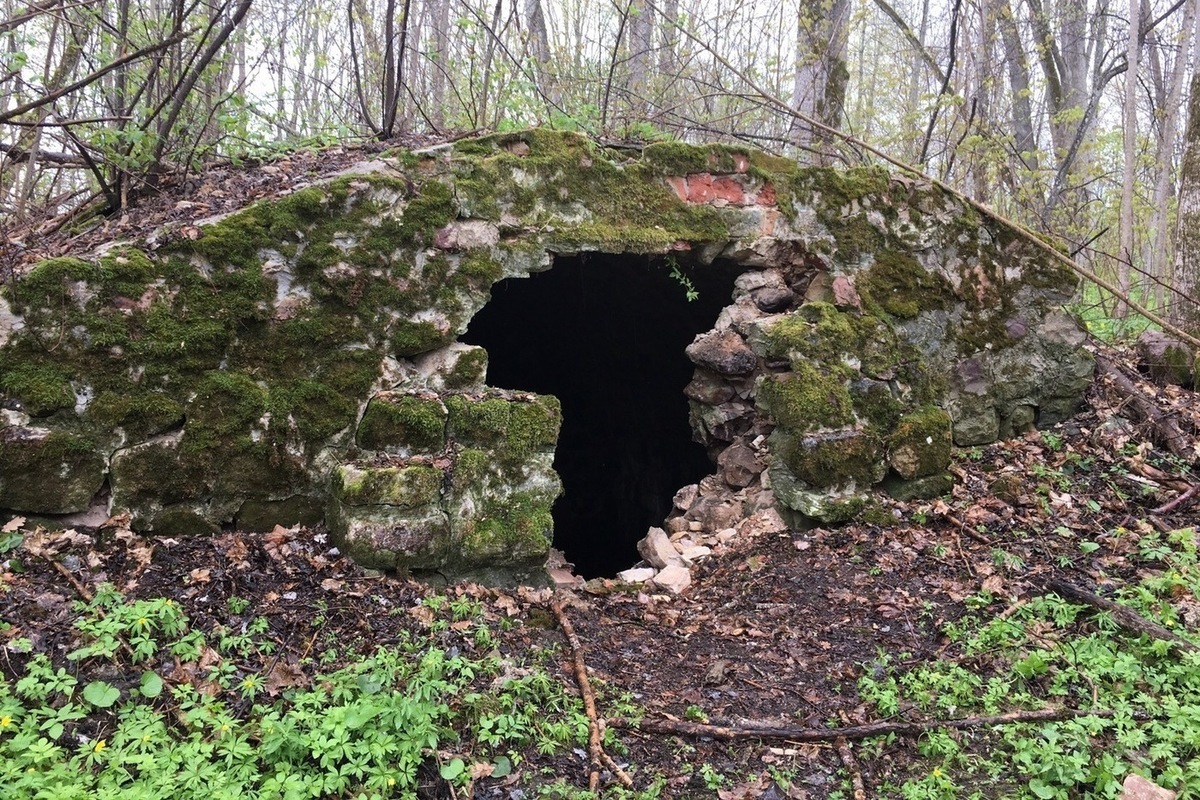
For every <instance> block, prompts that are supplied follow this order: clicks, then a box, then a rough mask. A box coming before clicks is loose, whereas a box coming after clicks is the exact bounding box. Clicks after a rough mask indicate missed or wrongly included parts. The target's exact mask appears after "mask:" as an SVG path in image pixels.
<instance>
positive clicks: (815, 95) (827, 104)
mask: <svg viewBox="0 0 1200 800" xmlns="http://www.w3.org/2000/svg"><path fill="white" fill-rule="evenodd" d="M849 22H850V2H849V0H832V4H831V5H830V6H829V9H828V13H824V9H823V8H822V7H821V6H818V5H808V4H802V6H801V9H800V13H799V14H798V15H797V17H796V68H795V73H794V80H793V83H792V107H793V108H795V109H796V110H797V111H799V112H800V113H802V114H804V115H806V116H809V117H812V118H814V119H816V120H818V121H819V122H822V123H824V124H825V125H828V126H829V127H831V128H838V127H841V124H842V117H843V112H844V108H845V102H846V84H847V81H848V78H849V72H848V70H847V69H846V43H847V33H848V28H849ZM791 138H792V141H793V142H794V143H795V144H796V145H797V146H798V147H800V148H802V149H806V150H812V151H815V152H816V156H817V160H818V161H820V162H825V161H827V160H828V155H829V154H828V152H827V146H828V144H829V141H828V137H827V136H825V135H824V134H821V133H819V132H817V131H814V130H811V129H810V128H809V126H807V125H804V124H803V123H802V122H800V121H799V120H796V121H795V122H794V123H793V125H792V130H791Z"/></svg>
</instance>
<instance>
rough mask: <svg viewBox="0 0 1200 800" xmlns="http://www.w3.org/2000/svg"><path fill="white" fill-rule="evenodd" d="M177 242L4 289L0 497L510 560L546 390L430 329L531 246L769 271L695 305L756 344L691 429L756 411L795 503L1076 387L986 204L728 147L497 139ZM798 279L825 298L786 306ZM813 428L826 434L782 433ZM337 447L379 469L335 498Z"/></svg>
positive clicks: (869, 174)
mask: <svg viewBox="0 0 1200 800" xmlns="http://www.w3.org/2000/svg"><path fill="white" fill-rule="evenodd" d="M182 232H186V235H184V234H183V233H182ZM182 232H181V234H180V235H174V236H171V235H164V236H162V237H160V239H161V240H162V241H164V242H165V244H164V245H163V246H161V247H159V248H158V249H157V250H154V251H153V252H150V251H146V250H144V249H141V248H139V247H135V246H131V245H127V244H116V245H114V246H111V247H109V248H108V249H107V250H106V251H105V252H104V253H101V254H94V255H91V256H87V257H67V258H55V259H49V260H46V261H44V262H42V263H40V264H39V265H37V266H36V267H35V268H34V269H33V270H32V271H30V272H28V273H27V274H24V275H22V276H20V277H19V279H18V280H16V281H13V282H9V283H6V284H5V285H4V286H3V287H0V413H2V416H0V456H2V458H0V510H11V511H19V512H26V511H27V512H31V513H33V512H36V513H46V514H54V513H71V512H74V511H78V510H80V509H82V508H84V507H86V506H87V505H88V504H89V503H91V502H92V501H93V500H95V499H97V498H103V497H107V498H108V502H109V510H110V511H113V512H118V511H125V512H128V513H130V515H131V516H132V518H133V524H134V526H135V527H137V528H139V529H142V530H149V531H155V532H162V533H182V532H202V531H209V530H216V529H218V528H219V527H220V526H222V525H225V524H229V523H230V522H234V521H236V522H237V523H238V524H244V525H252V526H253V527H254V528H255V529H259V530H263V529H270V527H271V526H272V525H273V524H276V523H278V524H295V523H296V522H299V521H311V520H313V519H314V516H315V515H317V514H319V513H323V514H324V516H326V517H327V519H328V520H329V522H330V524H331V527H333V528H334V529H335V531H336V532H337V535H338V536H339V537H340V539H341V541H342V542H343V543H344V544H345V546H346V548H347V551H348V552H352V553H353V554H354V555H355V556H356V557H358V558H361V559H362V560H364V562H368V563H373V564H376V565H379V566H385V567H388V568H397V569H412V570H438V571H442V572H445V573H446V574H462V575H465V574H475V573H479V572H480V571H482V572H484V573H487V574H489V575H491V574H494V573H493V572H490V571H489V570H492V569H493V567H494V566H495V565H496V564H497V563H499V564H502V565H504V564H507V565H508V566H510V567H511V568H512V571H513V574H517V573H521V574H527V573H528V570H529V569H530V565H531V564H532V563H533V562H534V561H536V559H537V558H538V557H539V554H542V553H544V552H545V548H546V547H547V546H548V541H549V540H548V536H549V530H550V522H549V520H550V516H549V509H550V505H551V503H552V502H553V499H554V497H556V496H557V495H558V493H559V492H560V490H561V489H560V487H559V485H558V481H557V477H556V476H555V475H554V474H553V471H552V470H551V469H550V466H549V465H550V460H551V458H552V453H553V448H554V445H555V442H556V440H557V436H558V430H559V425H560V423H561V409H560V408H559V406H558V404H557V401H555V400H554V398H549V397H537V396H534V395H523V394H520V393H505V392H498V391H495V390H491V389H488V387H486V386H485V379H486V369H487V354H486V353H485V352H483V351H482V350H481V349H479V348H472V347H469V346H466V345H463V344H460V343H458V342H457V341H456V338H457V337H458V336H459V335H461V334H462V333H463V332H464V331H465V329H466V326H467V323H468V322H469V321H470V319H471V317H472V315H473V314H474V313H475V312H476V311H478V309H479V308H481V307H482V306H483V305H484V304H485V303H486V302H487V300H488V299H489V295H490V291H491V288H492V286H493V284H495V283H496V282H497V281H500V280H502V279H505V278H510V277H518V276H527V275H529V274H530V273H532V272H537V271H539V270H543V269H547V268H549V267H550V266H551V263H552V254H557V253H578V252H582V251H588V250H599V251H605V252H609V253H617V254H646V255H650V254H653V255H658V256H666V255H668V254H672V255H674V254H684V255H679V256H678V257H679V258H686V259H687V260H688V261H689V266H692V265H694V267H695V268H697V269H702V268H704V267H705V265H708V264H710V263H712V262H713V261H714V260H715V259H718V258H721V259H728V260H733V261H736V262H738V263H740V264H742V265H743V266H744V267H745V269H746V270H756V269H761V268H771V269H777V270H779V271H781V273H782V272H787V273H788V274H787V275H786V276H784V275H782V274H780V275H776V276H775V278H776V279H775V281H774V282H773V283H772V284H771V285H770V286H769V287H767V286H766V284H761V283H760V284H759V287H760V288H763V287H766V288H769V289H770V290H771V291H770V292H769V293H770V294H772V296H773V297H774V299H773V300H770V301H769V302H768V301H767V300H763V299H762V297H761V296H760V298H759V299H760V300H761V301H762V302H763V303H764V307H769V308H770V309H771V311H772V314H774V312H778V311H780V310H781V309H782V310H785V311H786V313H783V314H778V315H773V316H769V317H768V318H767V319H758V318H755V319H749V318H746V317H743V316H738V314H732V313H731V315H730V317H729V319H728V320H725V321H724V322H722V327H721V331H722V332H723V333H722V335H725V333H724V332H725V331H727V330H731V331H733V332H734V333H733V334H731V335H736V336H742V337H744V338H745V340H746V342H747V343H748V345H749V347H750V348H751V349H752V350H753V353H754V356H753V358H751V359H749V361H757V362H758V363H757V365H756V366H755V367H754V369H755V372H754V374H753V375H751V376H748V377H747V376H746V375H744V374H743V373H739V374H738V376H736V378H735V377H733V376H727V377H729V378H730V381H732V383H731V384H730V386H728V387H724V388H727V389H728V392H725V393H724V394H725V395H726V400H728V398H730V397H734V396H735V395H736V397H737V399H736V401H729V402H727V403H726V405H725V406H723V407H721V408H719V409H717V408H715V407H713V406H710V407H709V409H710V411H711V413H708V412H700V413H694V418H695V419H696V420H697V421H698V422H697V426H698V428H702V429H703V430H700V431H698V435H700V436H701V437H702V438H706V439H709V440H712V441H709V443H710V444H713V443H714V442H716V441H718V440H719V441H722V442H724V443H725V444H728V442H729V441H730V437H736V436H740V435H742V434H743V433H744V432H745V431H749V430H759V429H762V430H763V431H769V430H770V429H771V426H772V425H773V426H775V428H776V431H777V433H778V434H779V435H778V437H776V439H775V440H774V441H776V442H777V446H778V449H779V451H780V452H779V453H776V454H773V456H772V458H773V461H772V464H773V466H772V474H773V475H774V473H775V472H778V475H779V480H778V481H776V485H777V486H779V487H785V488H781V489H779V490H778V491H777V494H779V496H780V498H781V500H782V502H784V503H785V504H787V505H789V506H790V507H791V508H793V509H796V510H797V511H800V512H802V513H808V512H807V511H804V509H809V510H812V509H814V508H815V509H816V512H815V515H816V516H817V518H820V519H834V518H841V517H843V516H844V515H845V514H846V513H849V512H850V511H851V510H852V508H853V507H854V506H855V504H856V503H857V502H858V499H856V498H857V494H855V492H857V491H858V489H857V488H856V489H855V491H854V492H851V491H849V490H848V489H847V487H849V486H852V485H853V486H854V487H859V486H860V484H861V485H866V484H869V483H871V482H872V481H874V480H877V478H876V477H875V476H876V474H877V470H878V464H891V467H892V469H893V471H894V472H895V473H896V475H897V476H898V477H899V478H900V479H903V476H904V475H906V474H908V475H911V476H913V477H911V478H910V480H913V481H917V480H923V479H925V478H930V479H933V478H935V477H936V476H937V475H939V474H941V473H940V470H941V466H939V465H941V464H943V463H944V454H945V451H946V447H947V444H946V424H945V423H946V418H945V417H944V416H942V417H937V418H936V419H934V417H935V416H936V415H934V414H933V413H932V412H931V411H929V410H928V409H929V408H931V407H934V406H936V407H940V408H944V409H945V410H946V411H947V412H948V413H949V419H950V423H951V425H952V430H953V437H954V439H955V440H956V441H958V442H960V443H961V442H964V441H979V440H982V439H986V438H987V437H989V436H991V437H994V436H996V435H1001V434H1006V433H1012V432H1015V431H1017V430H1019V429H1022V428H1024V427H1027V426H1028V425H1031V424H1045V423H1046V422H1050V421H1057V420H1058V419H1061V418H1062V417H1063V416H1065V415H1066V414H1068V413H1070V410H1071V409H1072V407H1073V406H1074V404H1075V403H1077V402H1078V400H1079V398H1080V396H1081V394H1082V391H1083V387H1084V385H1085V384H1086V382H1087V379H1088V377H1089V376H1090V368H1091V362H1090V357H1089V356H1087V354H1086V352H1084V351H1083V350H1082V349H1081V347H1080V344H1081V339H1080V334H1079V332H1078V328H1077V326H1075V325H1074V322H1073V321H1072V320H1071V319H1070V318H1069V317H1067V316H1066V315H1064V314H1062V313H1061V312H1060V311H1058V310H1057V308H1056V304H1058V303H1060V302H1061V301H1062V300H1063V299H1065V298H1066V297H1067V296H1068V295H1069V294H1070V293H1071V291H1072V290H1073V288H1074V284H1073V279H1072V278H1071V276H1070V275H1069V274H1068V273H1066V272H1065V271H1064V270H1062V268H1061V267H1060V266H1058V265H1057V264H1056V263H1055V262H1054V261H1053V260H1052V259H1048V258H1046V257H1045V255H1044V253H1042V252H1041V251H1039V250H1038V249H1037V248H1036V247H1034V246H1033V245H1032V244H1030V243H1029V242H1027V241H1025V240H1024V239H1022V238H1021V237H1020V236H1018V235H1016V234H1015V233H1014V232H1013V231H1011V230H1010V229H1008V228H1006V227H1005V226H1004V225H1003V224H1002V223H1000V222H999V221H997V220H993V219H988V218H985V217H984V216H982V215H981V214H979V213H978V212H976V211H974V210H972V209H969V208H966V207H964V206H963V205H962V204H961V203H960V202H959V201H957V200H956V199H954V198H953V197H951V196H949V195H947V194H946V193H944V192H943V191H941V190H940V189H938V188H936V187H932V186H926V185H921V184H919V183H916V182H913V181H911V180H907V179H901V178H897V177H895V176H892V175H889V174H888V173H887V172H885V171H883V170H879V169H875V168H866V169H855V170H847V171H839V170H831V169H824V168H801V167H799V166H797V165H796V164H794V163H792V162H789V161H786V160H783V159H779V158H775V157H772V156H769V155H766V154H763V153H760V152H757V151H753V150H750V149H747V148H743V147H738V146H727V145H706V146H698V147H694V146H690V145H683V144H679V143H661V144H657V145H652V146H649V147H647V148H645V149H644V150H642V151H641V152H633V151H629V150H626V149H615V148H605V147H602V146H600V145H598V144H596V143H595V142H592V141H590V140H589V139H587V138H585V137H582V136H578V135H573V134H566V133H556V132H552V131H543V130H534V131H522V132H515V133H506V134H498V135H495V136H488V137H484V138H481V139H475V140H469V141H462V142H457V143H455V144H453V145H447V146H443V147H438V148H432V149H430V150H427V151H423V152H416V153H407V152H400V151H396V152H392V153H389V154H385V155H384V156H381V157H380V158H379V159H378V160H377V161H375V162H371V163H370V164H366V165H360V168H358V169H355V170H354V171H353V172H351V173H347V174H344V175H340V176H335V177H334V178H332V179H330V180H327V181H324V182H320V183H317V184H315V185H312V186H309V187H307V188H304V189H302V190H300V191H297V192H294V193H292V194H290V195H287V196H283V197H279V198H276V199H274V200H269V201H264V202H259V203H255V204H253V205H250V206H248V207H247V208H245V209H243V210H242V211H240V212H238V213H235V214H232V215H229V216H226V217H224V218H221V219H217V220H213V221H209V222H205V223H202V224H199V225H198V226H194V227H193V226H189V227H187V228H184V229H182ZM818 277H819V278H821V279H822V281H823V285H825V286H827V287H830V290H831V291H830V297H828V298H826V297H822V298H820V299H822V300H829V302H808V303H804V302H803V301H802V300H801V299H800V298H802V297H803V296H804V295H805V292H806V289H805V286H807V287H808V289H809V290H812V289H813V287H814V286H816V285H817V284H818V283H821V281H817V280H816V278H818ZM785 278H786V280H785ZM793 300H794V302H793ZM748 302H750V303H751V305H753V300H752V299H751V300H750V301H748ZM776 304H777V305H776ZM745 307H746V306H745V305H743V307H742V308H743V309H744V308H745ZM760 311H761V310H760ZM740 313H741V312H739V314H740ZM755 313H756V314H758V313H759V312H758V311H756V312H755ZM765 314H766V312H762V313H761V314H759V316H760V317H761V316H763V315H765ZM681 357H682V356H681ZM724 379H725V378H724V377H722V378H720V380H724ZM733 383H736V384H737V385H736V386H734V385H733ZM719 388H720V387H719ZM713 396H716V395H713ZM693 411H694V412H695V411H696V406H695V405H694V406H693ZM745 414H749V415H752V416H753V417H754V419H750V420H746V419H739V418H738V415H745ZM734 422H736V423H737V424H733V423H734ZM838 432H841V433H838ZM834 434H837V435H843V434H844V435H845V436H847V437H848V438H847V439H846V440H845V442H843V444H844V445H845V443H846V442H851V443H854V446H852V447H851V446H843V447H840V448H839V447H836V446H833V445H827V444H813V445H812V446H809V444H811V443H812V442H815V441H817V439H821V440H822V441H824V442H829V441H834V440H835V439H836V436H834ZM831 436H834V439H831V438H830V437H831ZM722 437H724V438H722ZM806 437H807V438H806ZM814 437H816V438H814ZM839 456H841V457H842V458H841V459H840V460H839ZM872 459H874V460H872ZM872 464H873V465H874V466H871V465H872ZM340 465H352V466H354V468H356V469H363V470H384V472H380V473H379V474H378V475H375V476H374V477H372V478H371V479H370V480H369V481H367V483H366V484H364V486H365V487H367V488H362V489H361V491H360V490H357V489H349V488H347V486H348V484H347V483H346V481H345V480H344V478H345V476H341V475H340V473H339V474H335V472H336V471H337V469H338V467H339V466H340ZM386 470H393V472H391V473H388V472H386ZM397 470H398V471H397ZM408 470H416V471H415V472H408ZM418 476H422V477H420V480H418ZM439 476H440V477H439ZM364 480H365V479H364ZM106 482H107V484H108V487H109V488H110V489H111V492H110V494H108V495H100V494H98V493H99V492H100V491H101V489H102V487H103V486H104V485H105V483H106ZM435 483H436V484H437V486H436V497H435V496H434V493H433V492H434V484H435ZM820 497H824V498H825V501H821V500H819V498H820ZM404 498H407V499H404ZM783 498H791V499H790V500H789V499H783ZM814 498H816V499H814ZM826 501H827V502H826ZM822 503H823V505H822ZM406 504H408V505H406ZM814 504H815V505H814Z"/></svg>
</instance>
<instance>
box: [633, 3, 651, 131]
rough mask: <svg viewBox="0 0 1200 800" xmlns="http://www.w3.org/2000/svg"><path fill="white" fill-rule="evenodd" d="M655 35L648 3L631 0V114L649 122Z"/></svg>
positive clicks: (635, 118)
mask: <svg viewBox="0 0 1200 800" xmlns="http://www.w3.org/2000/svg"><path fill="white" fill-rule="evenodd" d="M653 31H654V22H653V17H652V15H651V12H650V8H649V7H648V6H647V5H646V0H631V2H630V5H629V110H630V113H631V114H632V117H633V119H632V120H631V121H635V122H640V121H642V120H644V119H645V118H646V112H647V110H648V109H649V107H650V50H651V47H652V46H653V45H652V41H653V40H652V34H653Z"/></svg>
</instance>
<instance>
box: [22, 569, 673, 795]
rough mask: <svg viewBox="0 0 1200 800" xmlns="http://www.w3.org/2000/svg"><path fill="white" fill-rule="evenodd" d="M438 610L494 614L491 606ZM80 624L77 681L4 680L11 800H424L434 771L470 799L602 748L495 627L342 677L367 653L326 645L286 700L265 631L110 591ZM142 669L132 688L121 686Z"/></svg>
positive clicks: (406, 651) (397, 651) (398, 651)
mask: <svg viewBox="0 0 1200 800" xmlns="http://www.w3.org/2000/svg"><path fill="white" fill-rule="evenodd" d="M434 605H436V606H437V607H438V608H440V609H444V610H448V611H449V612H450V613H451V614H453V615H454V616H455V617H459V616H465V617H468V618H472V617H473V618H480V617H482V608H481V607H480V606H479V605H478V604H477V603H475V602H474V601H470V602H469V603H464V604H461V605H459V606H458V607H454V608H449V609H446V604H445V603H444V602H438V601H435V602H434ZM228 607H229V610H230V612H231V613H241V612H244V611H246V609H247V608H248V607H249V604H248V603H242V602H230V603H229V604H228ZM77 611H78V613H79V618H78V620H77V622H76V628H77V630H78V632H79V636H80V637H81V639H82V641H81V643H80V646H79V647H77V648H76V649H75V650H73V651H71V652H70V653H69V654H68V656H67V658H68V659H69V662H70V669H68V668H67V667H66V666H61V665H59V664H56V663H54V662H52V661H51V660H50V658H48V657H47V656H46V655H44V654H40V653H38V654H34V655H32V656H30V657H29V658H28V659H27V661H26V662H25V663H24V665H23V666H22V667H21V668H20V674H19V676H18V677H17V678H16V679H15V680H13V681H9V680H4V679H0V786H3V787H4V790H3V792H2V794H3V796H4V797H5V800H9V799H10V798H11V800H34V799H35V798H37V799H39V800H40V798H85V797H97V798H117V797H121V798H126V797H129V798H159V797H171V798H179V800H210V799H211V798H231V799H232V798H243V797H244V798H250V799H251V800H256V799H258V798H264V799H265V798H283V799H284V800H287V799H288V798H296V800H300V798H307V797H363V798H386V797H412V796H415V793H416V785H417V775H418V772H419V771H420V770H421V769H423V768H427V767H432V768H433V769H435V770H437V771H439V772H440V773H441V774H442V776H443V777H444V778H445V779H446V780H447V781H449V782H450V783H451V784H452V785H457V786H463V787H465V786H466V785H467V783H468V782H469V781H470V780H471V779H472V778H471V774H472V767H473V765H478V764H481V763H487V764H490V765H491V766H490V772H491V774H492V775H499V776H503V775H507V774H508V773H509V772H511V771H512V769H513V764H514V758H515V755H513V753H514V751H515V750H516V749H519V748H522V747H525V746H535V747H536V748H537V749H538V750H539V751H541V752H543V753H546V754H548V755H552V754H555V753H557V752H560V751H562V750H567V749H570V748H575V747H583V746H586V744H587V736H588V721H587V717H586V715H585V714H584V712H583V708H582V702H581V701H580V700H579V699H578V698H577V697H575V696H573V695H572V694H570V693H569V692H568V691H567V690H566V688H565V687H564V686H563V684H562V683H561V682H560V681H559V680H557V679H556V678H553V677H551V675H550V674H549V673H548V672H547V663H544V662H542V661H538V660H535V661H534V662H532V663H518V662H514V661H510V660H507V659H505V658H502V657H501V656H500V655H499V654H498V648H497V647H496V645H497V644H498V643H497V642H496V641H495V634H494V633H492V632H491V631H490V630H489V629H488V628H487V627H486V626H485V625H482V624H480V625H478V626H468V627H465V628H463V629H461V630H460V629H459V627H458V626H456V627H455V628H453V629H448V630H446V631H444V633H443V634H440V635H438V636H437V637H436V638H435V637H433V636H432V635H431V636H430V637H429V638H421V637H419V636H413V635H406V636H402V637H400V641H399V643H398V644H397V645H396V646H393V647H387V648H378V649H375V650H373V651H371V652H368V653H364V654H361V655H359V654H355V658H354V660H353V661H352V663H348V664H343V665H342V666H335V665H337V664H340V663H342V662H341V661H340V659H339V656H340V655H341V654H342V653H346V652H353V648H354V647H355V646H356V645H355V644H354V643H353V642H349V643H346V646H345V647H344V648H342V649H341V650H340V651H339V649H337V648H333V647H328V646H323V647H319V650H320V652H317V653H316V654H315V661H317V662H322V663H328V664H329V665H330V669H329V671H326V672H321V673H318V674H316V675H314V676H313V677H312V680H311V682H305V683H304V684H302V685H298V686H294V687H292V688H290V689H289V690H288V691H286V692H283V693H282V694H280V693H279V692H277V691H275V690H273V689H272V687H271V685H270V683H269V679H268V676H267V674H266V673H267V671H268V670H267V669H266V668H265V667H264V670H263V672H262V673H259V672H253V671H249V670H247V669H246V668H245V667H244V666H243V665H244V664H245V663H263V664H267V663H273V661H274V659H269V658H267V656H266V654H267V653H268V652H269V650H270V646H271V643H270V641H269V639H268V638H267V636H268V634H269V632H270V631H269V629H270V624H269V622H268V620H267V619H266V618H265V617H256V618H255V619H253V620H251V621H250V622H249V623H246V624H245V627H244V630H241V631H231V630H229V629H227V628H224V627H221V626H215V627H214V628H213V629H212V630H211V631H203V630H199V629H197V628H194V627H193V626H192V622H191V620H190V619H189V618H188V617H187V615H186V614H184V613H183V611H182V610H181V609H180V607H179V606H178V605H177V604H176V603H174V602H173V601H170V600H161V599H160V600H144V601H141V600H139V601H133V602H128V601H126V600H125V598H123V597H122V596H121V595H120V594H119V593H117V592H116V591H115V590H113V589H112V588H111V587H102V588H101V589H99V590H98V591H97V592H96V594H95V598H94V599H93V601H91V602H90V603H87V604H80V605H79V606H78V607H77ZM481 644H482V645H487V646H486V648H484V647H480V646H479V645H481ZM347 648H349V649H347ZM10 651H11V648H10ZM480 651H485V652H486V654H485V655H483V656H481V657H478V658H472V657H470V656H468V655H466V654H467V653H469V652H480ZM546 652H547V653H550V652H551V651H546ZM166 654H170V655H166ZM164 657H165V658H166V660H167V662H168V663H170V662H173V661H174V662H176V664H177V666H176V670H177V672H175V673H172V676H171V677H166V674H165V673H160V672H159V671H157V668H158V665H160V664H161V663H162V661H163V658H164ZM202 662H203V664H204V666H203V667H202V666H201V663H202ZM16 663H17V662H15V661H14V664H16ZM131 669H132V670H133V671H132V675H133V676H134V680H133V681H132V682H130V681H128V680H123V681H118V680H115V679H114V678H112V677H110V676H112V675H115V674H125V675H129V674H130V670H131ZM178 674H190V675H193V676H194V679H189V680H181V679H180V678H178V677H176V675H178ZM201 684H202V685H201ZM609 737H610V738H609V741H608V742H607V743H606V746H608V747H613V748H614V752H615V751H616V748H615V747H614V745H615V742H614V741H613V739H612V733H611V732H610V733H609ZM451 746H452V748H453V751H452V752H453V753H454V754H455V755H453V756H448V757H444V758H441V759H439V758H438V756H437V753H438V752H439V751H445V750H446V749H447V748H448V747H451ZM659 791H661V785H660V787H659ZM614 796H615V795H614ZM623 796H628V797H630V798H633V797H635V795H634V794H633V793H630V794H628V795H623ZM636 796H637V797H639V798H646V800H649V798H652V797H657V796H658V794H657V793H653V792H646V793H643V794H638V795H636Z"/></svg>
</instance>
